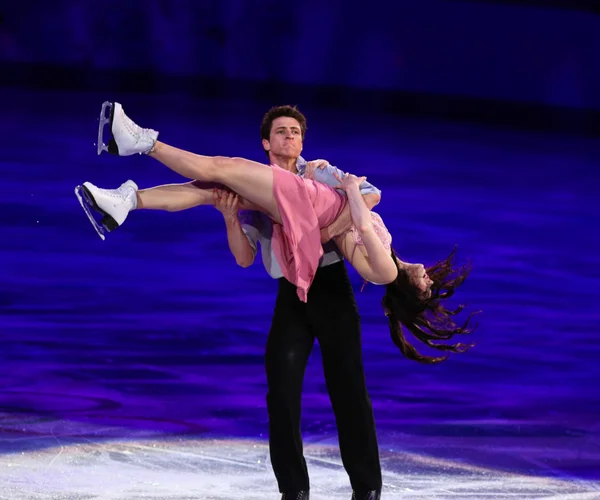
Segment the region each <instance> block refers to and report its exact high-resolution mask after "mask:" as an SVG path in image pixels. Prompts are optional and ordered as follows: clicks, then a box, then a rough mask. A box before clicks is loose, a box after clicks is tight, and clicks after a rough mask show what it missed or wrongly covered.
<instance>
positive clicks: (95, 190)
mask: <svg viewBox="0 0 600 500" xmlns="http://www.w3.org/2000/svg"><path fill="white" fill-rule="evenodd" d="M137 190H138V187H137V185H136V183H135V182H133V181H131V180H130V181H127V182H124V183H123V184H121V185H120V186H119V187H118V188H117V189H102V188H99V187H96V186H94V185H93V184H92V183H91V182H84V183H83V185H82V186H77V187H76V188H75V196H77V199H78V200H79V203H80V204H81V207H82V208H83V210H85V213H86V214H87V216H88V219H90V222H91V223H92V225H93V226H94V229H95V230H96V232H97V233H98V236H100V238H102V239H103V240H104V238H105V236H104V235H105V233H107V232H110V231H113V230H114V229H116V228H117V227H119V226H120V225H121V224H123V222H125V219H127V216H128V215H129V212H131V211H132V210H134V209H135V208H137ZM94 211H96V212H98V213H99V214H101V215H102V216H103V217H102V220H101V221H100V222H98V221H96V219H95V218H94Z"/></svg>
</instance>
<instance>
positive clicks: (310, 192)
mask: <svg viewBox="0 0 600 500" xmlns="http://www.w3.org/2000/svg"><path fill="white" fill-rule="evenodd" d="M271 168H272V169H273V194H274V195H275V199H276V200H277V205H278V206H279V213H280V215H281V221H282V224H273V238H272V246H273V253H274V254H275V258H276V259H277V262H278V263H279V266H280V267H281V272H282V273H283V276H284V277H285V278H286V279H287V280H288V281H289V282H290V283H293V284H294V285H296V287H297V293H298V297H299V298H300V300H301V301H302V302H306V301H307V298H308V289H309V288H310V285H311V284H312V282H313V279H314V277H315V274H316V272H317V268H318V267H319V260H320V259H321V257H322V256H323V246H322V245H321V228H322V227H327V226H329V225H330V224H331V223H332V222H333V221H335V220H336V219H337V218H338V216H339V215H340V213H341V212H342V210H343V209H344V207H345V206H346V201H347V200H346V197H345V196H344V195H343V194H341V193H339V192H338V191H336V190H335V189H334V188H332V187H330V186H328V185H327V184H323V183H320V182H316V181H314V180H310V179H304V178H302V177H300V176H298V175H296V174H293V173H292V172H288V171H287V170H284V169H282V168H280V167H277V166H275V165H272V166H271Z"/></svg>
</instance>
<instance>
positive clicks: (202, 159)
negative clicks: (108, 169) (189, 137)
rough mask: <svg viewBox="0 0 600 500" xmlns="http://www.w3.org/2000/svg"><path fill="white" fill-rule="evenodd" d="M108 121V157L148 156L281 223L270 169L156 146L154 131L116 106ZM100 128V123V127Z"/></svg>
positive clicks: (250, 163) (239, 161)
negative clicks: (229, 192)
mask: <svg viewBox="0 0 600 500" xmlns="http://www.w3.org/2000/svg"><path fill="white" fill-rule="evenodd" d="M103 109H104V108H103ZM109 121H110V127H111V132H112V135H113V138H112V139H111V141H110V142H109V145H108V147H107V150H108V151H109V152H110V153H113V154H118V155H119V156H129V155H133V154H148V155H150V156H152V157H153V158H155V159H156V160H158V161H160V162H161V163H162V164H163V165H165V166H167V167H168V168H170V169H171V170H173V171H174V172H177V173H178V174H180V175H182V176H183V177H187V178H188V179H192V180H198V181H203V182H218V183H221V184H224V185H225V186H227V187H229V188H230V189H231V190H233V191H235V192H236V193H238V195H240V196H241V197H242V198H245V199H246V200H248V201H249V202H251V203H253V204H255V205H258V206H259V207H261V208H263V210H264V211H265V212H267V213H268V214H269V215H270V216H271V217H272V218H273V219H274V220H275V221H276V222H281V217H280V214H279V209H278V206H277V201H276V199H275V195H274V193H273V171H272V169H271V167H268V166H267V165H262V164H260V163H257V162H253V161H250V160H245V159H242V158H227V157H221V156H202V155H197V154H194V153H190V152H189V151H184V150H182V149H178V148H175V147H173V146H169V145H167V144H165V143H163V142H159V141H158V132H157V131H155V130H152V129H144V128H142V127H140V126H139V125H137V124H136V123H134V122H133V121H132V120H131V119H130V118H129V117H128V116H127V115H126V114H125V112H124V111H123V107H122V106H121V105H120V104H119V103H114V104H112V105H111V116H110V120H109ZM102 124H103V121H102V120H101V127H102ZM99 135H100V137H102V134H99Z"/></svg>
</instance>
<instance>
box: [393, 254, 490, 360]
mask: <svg viewBox="0 0 600 500" xmlns="http://www.w3.org/2000/svg"><path fill="white" fill-rule="evenodd" d="M455 253H456V247H455V248H454V249H453V250H452V252H451V253H450V255H448V257H446V259H444V260H441V261H439V262H438V263H436V264H435V265H433V266H431V267H429V268H427V269H426V270H427V274H428V276H429V278H430V279H431V280H432V281H433V284H432V285H431V295H430V296H429V297H424V296H423V292H422V291H421V290H420V289H418V288H417V287H416V286H415V285H414V283H412V281H411V279H410V276H409V274H408V273H407V271H406V270H403V269H402V267H401V266H400V265H399V260H398V257H397V256H396V254H395V252H394V251H393V250H392V258H393V259H394V262H395V263H396V265H397V266H398V277H397V278H396V279H395V280H394V281H393V282H392V283H390V284H388V285H386V291H385V295H384V296H383V300H382V305H383V308H384V311H385V315H386V316H387V318H388V323H389V327H390V335H391V337H392V341H393V342H394V344H395V345H396V346H397V347H398V348H399V349H400V351H401V352H402V354H403V355H404V356H406V357H407V358H408V359H412V360H415V361H418V362H420V363H429V364H431V363H439V362H441V361H444V360H445V359H447V358H448V356H449V355H450V353H451V352H455V353H459V352H464V351H466V350H467V349H469V348H470V347H473V344H463V343H456V344H445V343H442V341H448V340H450V339H452V337H453V336H454V335H463V334H469V333H472V332H473V331H474V330H475V327H471V325H470V322H471V318H472V317H473V315H474V314H477V312H479V311H477V312H474V313H471V314H469V316H468V317H467V319H466V320H465V321H464V322H463V323H462V324H457V323H456V322H455V321H454V317H455V316H456V315H457V314H458V313H460V312H461V311H462V310H463V309H464V307H465V306H464V305H460V306H458V307H457V308H456V309H454V310H449V309H446V308H445V307H444V305H443V304H442V302H443V301H444V300H446V299H449V298H450V297H452V295H454V291H455V290H456V288H457V287H458V286H460V285H461V284H462V283H463V282H464V281H465V279H466V278H467V276H468V275H469V273H470V272H471V264H470V263H468V264H466V265H464V266H462V267H458V268H454V267H453V264H454V256H455ZM403 327H404V328H405V329H407V330H408V331H409V332H410V333H412V334H413V335H414V336H415V337H416V338H417V339H419V340H420V341H421V342H423V343H425V344H426V345H428V346H429V347H432V348H434V349H437V350H438V351H446V354H444V355H442V356H424V355H422V354H420V353H419V352H418V351H417V349H416V348H415V347H414V346H413V345H412V344H410V343H409V342H408V340H407V339H406V337H405V336H404V331H403Z"/></svg>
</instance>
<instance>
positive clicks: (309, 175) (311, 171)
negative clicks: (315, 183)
mask: <svg viewBox="0 0 600 500" xmlns="http://www.w3.org/2000/svg"><path fill="white" fill-rule="evenodd" d="M327 165H329V162H328V161H327V160H312V161H309V162H307V164H306V170H305V171H304V178H305V179H312V180H314V179H315V172H316V171H317V169H320V170H323V169H324V168H325V167H326V166H327Z"/></svg>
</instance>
